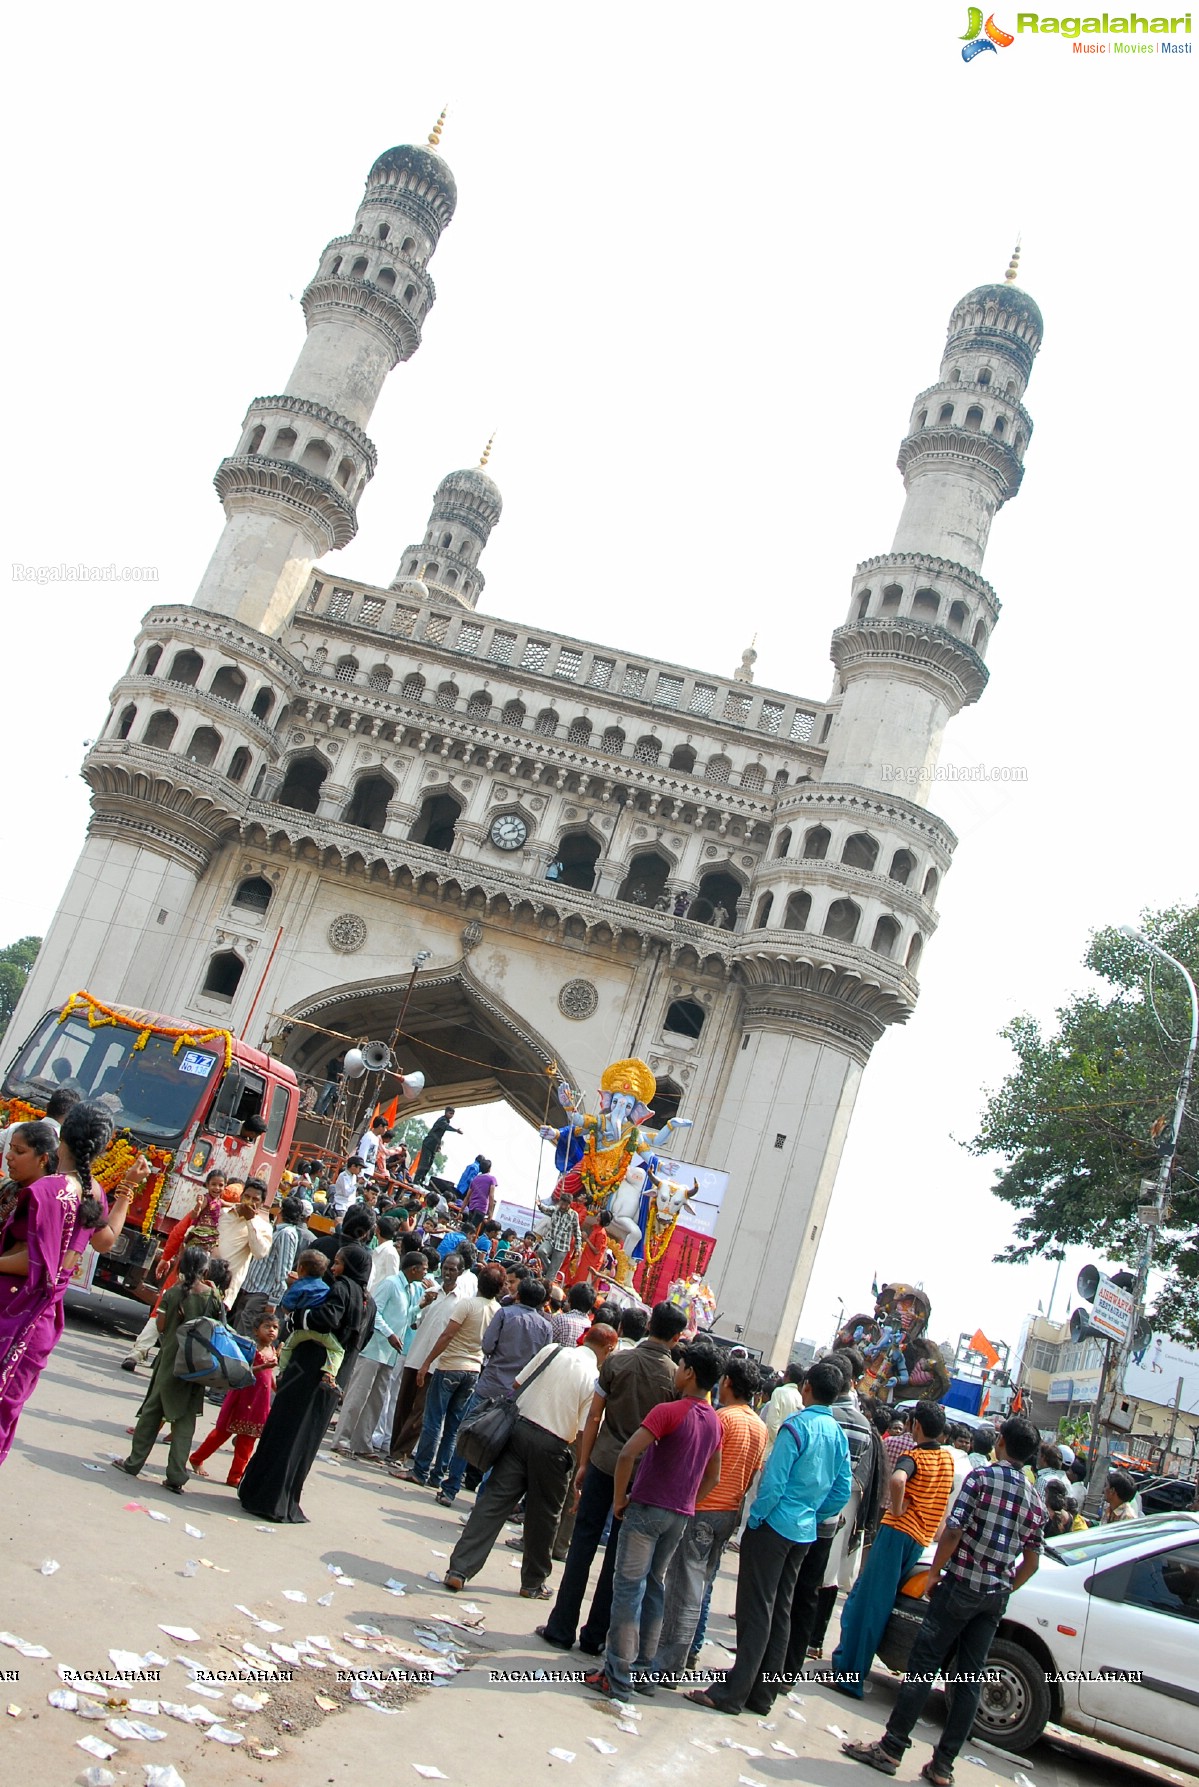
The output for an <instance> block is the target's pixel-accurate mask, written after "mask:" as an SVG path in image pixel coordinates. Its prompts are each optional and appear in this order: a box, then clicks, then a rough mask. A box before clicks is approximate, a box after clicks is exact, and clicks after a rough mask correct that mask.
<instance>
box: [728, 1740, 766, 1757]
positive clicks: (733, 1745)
mask: <svg viewBox="0 0 1199 1787" xmlns="http://www.w3.org/2000/svg"><path fill="white" fill-rule="evenodd" d="M720 1747H721V1749H722V1750H740V1752H741V1754H742V1755H743V1756H748V1757H749V1758H750V1760H751V1761H752V1760H753V1758H754V1757H755V1756H761V1755H762V1751H761V1750H755V1749H754V1747H753V1745H752V1744H739V1743H738V1742H737V1740H736V1738H735V1737H722V1738H721V1740H720Z"/></svg>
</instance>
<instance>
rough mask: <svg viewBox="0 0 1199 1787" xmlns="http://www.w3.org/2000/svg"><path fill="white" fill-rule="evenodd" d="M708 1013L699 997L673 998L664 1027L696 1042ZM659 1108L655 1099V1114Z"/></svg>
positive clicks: (667, 1009) (676, 1034)
mask: <svg viewBox="0 0 1199 1787" xmlns="http://www.w3.org/2000/svg"><path fill="white" fill-rule="evenodd" d="M707 1015H708V1014H707V1012H706V1011H705V1010H704V1008H703V1006H702V1005H701V1004H700V1003H699V1000H698V999H673V1000H672V1001H671V1003H670V1004H669V1005H668V1006H667V1008H666V1016H665V1018H664V1019H663V1020H662V1028H663V1030H669V1031H671V1032H672V1034H673V1035H675V1036H689V1037H690V1038H691V1039H692V1041H693V1042H694V1040H695V1039H696V1037H697V1036H698V1035H699V1033H700V1031H701V1030H702V1029H703V1027H704V1019H705V1018H706V1017H707ZM657 1109H658V1104H657V1100H656V1099H655V1101H654V1111H655V1114H656V1113H657Z"/></svg>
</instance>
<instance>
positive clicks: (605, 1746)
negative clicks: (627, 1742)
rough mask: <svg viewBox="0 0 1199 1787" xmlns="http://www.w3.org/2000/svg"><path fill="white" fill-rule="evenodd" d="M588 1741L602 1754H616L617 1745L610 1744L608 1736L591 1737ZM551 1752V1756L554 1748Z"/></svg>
mask: <svg viewBox="0 0 1199 1787" xmlns="http://www.w3.org/2000/svg"><path fill="white" fill-rule="evenodd" d="M587 1742H588V1743H589V1744H590V1745H591V1748H592V1749H593V1750H598V1751H599V1753H600V1755H601V1756H615V1755H616V1745H615V1744H610V1743H609V1742H608V1740H607V1738H606V1737H589V1738H588V1739H587ZM550 1754H551V1756H552V1755H553V1751H552V1750H551V1751H550Z"/></svg>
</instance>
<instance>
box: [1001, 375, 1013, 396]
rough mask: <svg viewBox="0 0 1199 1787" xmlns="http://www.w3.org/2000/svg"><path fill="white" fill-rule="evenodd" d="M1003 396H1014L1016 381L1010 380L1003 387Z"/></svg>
mask: <svg viewBox="0 0 1199 1787" xmlns="http://www.w3.org/2000/svg"><path fill="white" fill-rule="evenodd" d="M1003 394H1004V396H1005V397H1014V396H1015V395H1016V381H1015V379H1014V378H1010V379H1009V380H1008V382H1007V384H1006V385H1005V386H1004V387H1003Z"/></svg>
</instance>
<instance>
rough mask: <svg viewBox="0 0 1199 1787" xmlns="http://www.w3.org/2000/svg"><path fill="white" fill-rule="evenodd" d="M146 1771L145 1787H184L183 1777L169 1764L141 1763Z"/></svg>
mask: <svg viewBox="0 0 1199 1787" xmlns="http://www.w3.org/2000/svg"><path fill="white" fill-rule="evenodd" d="M142 1767H143V1768H144V1769H145V1771H146V1787H184V1781H183V1776H182V1775H181V1774H180V1773H179V1770H178V1769H177V1768H176V1767H175V1766H174V1765H173V1764H172V1763H170V1762H164V1763H155V1762H143V1763H142Z"/></svg>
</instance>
